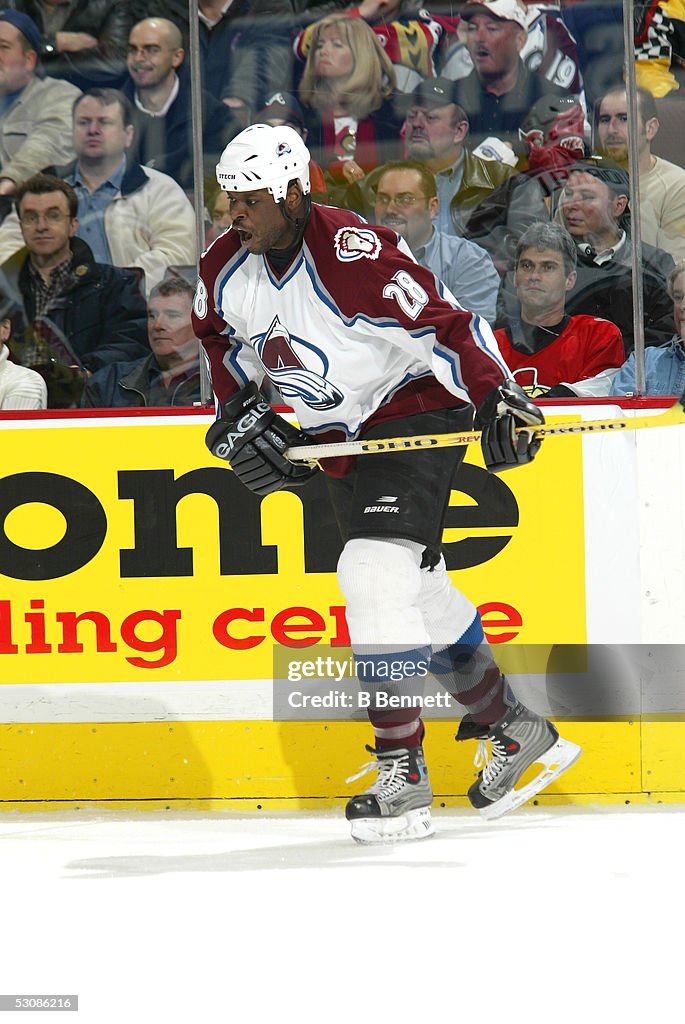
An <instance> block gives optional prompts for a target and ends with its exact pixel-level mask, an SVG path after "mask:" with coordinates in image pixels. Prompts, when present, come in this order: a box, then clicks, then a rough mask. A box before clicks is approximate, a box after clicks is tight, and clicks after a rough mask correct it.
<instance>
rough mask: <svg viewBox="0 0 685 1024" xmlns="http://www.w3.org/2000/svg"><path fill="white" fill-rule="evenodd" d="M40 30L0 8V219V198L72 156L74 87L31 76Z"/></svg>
mask: <svg viewBox="0 0 685 1024" xmlns="http://www.w3.org/2000/svg"><path fill="white" fill-rule="evenodd" d="M39 50H40V32H39V31H38V27H37V25H36V23H35V22H34V21H33V20H32V19H31V18H29V16H28V15H27V14H23V13H22V12H21V11H15V10H11V9H9V8H8V9H5V10H0V220H2V219H3V218H4V216H6V214H7V213H9V209H10V206H9V203H8V202H7V200H6V199H5V200H4V201H3V200H2V199H1V197H3V196H5V197H7V196H12V195H14V193H15V191H16V189H17V187H18V186H19V185H20V184H21V183H22V182H23V181H25V180H26V179H27V178H30V177H31V175H32V174H36V173H37V172H38V171H39V170H41V168H43V167H45V166H46V165H47V164H50V163H56V164H61V163H65V162H67V161H69V160H71V159H73V156H74V151H73V149H72V145H71V108H72V105H73V103H74V100H75V99H76V98H77V97H78V96H79V94H80V93H79V90H78V89H77V88H76V86H74V85H71V84H70V83H69V82H62V81H58V80H57V79H55V78H39V77H38V75H37V74H36V65H37V62H38V51H39Z"/></svg>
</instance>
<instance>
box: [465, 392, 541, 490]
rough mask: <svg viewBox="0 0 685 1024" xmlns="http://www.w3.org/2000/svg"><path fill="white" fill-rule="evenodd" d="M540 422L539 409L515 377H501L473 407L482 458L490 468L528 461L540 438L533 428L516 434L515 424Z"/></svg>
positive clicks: (495, 469) (498, 470) (497, 469)
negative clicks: (493, 388) (495, 386)
mask: <svg viewBox="0 0 685 1024" xmlns="http://www.w3.org/2000/svg"><path fill="white" fill-rule="evenodd" d="M544 422H545V417H544V416H543V415H542V412H541V411H540V409H538V407H537V405H533V403H532V402H531V401H529V399H528V397H527V396H526V393H525V391H523V390H522V389H521V388H520V387H519V385H518V384H517V383H516V382H515V381H513V380H505V381H503V382H502V383H501V384H500V386H499V387H497V388H495V390H494V391H491V392H490V394H489V395H488V396H487V398H485V399H484V401H483V402H482V403H481V404H480V406H479V407H478V410H477V411H476V426H477V427H479V428H480V429H481V431H482V436H481V442H480V443H481V447H482V449H483V458H484V459H485V465H486V467H487V468H488V469H489V470H490V472H491V473H503V472H504V470H505V469H512V468H513V467H514V466H522V465H525V463H526V462H532V461H533V459H534V458H535V456H536V455H537V453H538V451H539V450H540V445H541V444H542V438H540V437H538V438H536V437H535V436H534V431H533V430H530V431H528V430H526V431H524V432H522V433H520V434H517V433H516V428H517V427H525V426H531V427H538V426H540V425H541V424H543V423H544Z"/></svg>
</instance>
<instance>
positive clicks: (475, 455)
mask: <svg viewBox="0 0 685 1024" xmlns="http://www.w3.org/2000/svg"><path fill="white" fill-rule="evenodd" d="M207 423H208V420H207V419H206V418H205V417H187V418H185V417H182V416H178V417H168V418H161V417H159V418H155V419H152V420H150V419H145V418H140V419H136V418H133V417H131V418H126V419H119V420H95V421H92V422H89V421H86V422H80V423H78V424H77V425H75V424H74V423H72V422H68V421H66V422H63V421H60V422H58V423H57V424H56V425H49V426H47V425H44V424H40V425H38V426H37V428H36V429H25V428H21V427H20V426H15V425H14V424H10V423H8V424H7V425H6V426H5V429H4V430H3V440H4V446H3V448H4V460H3V475H2V477H1V478H0V524H2V529H1V530H0V580H1V583H2V586H1V589H0V707H1V708H2V717H1V721H2V722H3V723H4V724H0V755H1V757H0V763H1V765H2V767H0V805H1V806H5V807H12V806H15V805H16V806H22V807H34V806H38V807H40V806H45V801H60V802H61V803H62V804H69V805H73V804H80V803H81V802H83V801H91V802H96V803H108V804H115V805H116V804H117V803H118V802H120V801H123V802H124V803H129V804H130V803H131V802H134V803H135V802H137V801H142V802H143V803H144V806H170V805H172V804H173V805H174V806H187V805H189V804H190V805H193V806H203V807H208V806H214V805H216V804H218V805H220V806H226V805H227V804H230V805H237V806H248V807H260V806H273V805H280V804H281V803H283V802H285V803H286V804H287V805H288V806H293V805H294V806H321V801H329V802H331V801H335V800H340V799H343V798H344V797H345V795H346V794H347V789H346V787H345V785H344V783H343V782H342V780H343V779H344V778H345V776H346V775H347V774H349V773H350V771H351V770H352V769H353V768H354V767H355V765H356V764H357V762H358V759H359V757H360V755H361V757H362V758H363V756H364V753H363V744H364V743H365V742H368V739H369V734H368V726H367V725H365V724H364V723H363V722H359V721H355V722H336V723H327V722H322V721H288V722H283V721H280V722H274V721H273V720H272V718H271V714H270V709H269V705H268V701H267V702H266V703H262V705H258V706H255V705H254V704H253V703H252V704H251V703H250V694H251V693H252V692H253V691H254V692H255V693H256V692H258V691H259V692H260V693H262V695H263V694H264V692H265V690H264V688H265V687H266V688H267V689H268V686H269V685H270V683H269V681H270V679H271V677H272V674H273V660H274V649H275V648H276V647H277V645H285V646H286V647H288V648H291V649H293V650H294V651H295V652H302V651H305V650H306V651H307V652H308V653H311V652H312V651H316V650H317V648H318V649H323V647H324V646H325V645H331V646H332V647H334V648H335V647H340V648H341V649H344V648H345V646H346V644H347V631H346V624H345V616H344V606H343V601H342V598H341V594H340V592H339V590H338V587H337V584H336V577H335V567H336V562H337V558H338V555H339V551H340V547H341V542H340V537H339V534H338V531H337V526H336V525H335V520H334V516H333V511H332V508H331V506H330V503H329V501H328V497H327V491H326V486H325V480H324V478H323V475H322V474H321V475H319V477H318V478H316V479H315V480H313V481H312V482H311V483H310V484H308V485H307V486H306V487H305V488H301V489H299V490H297V491H294V492H281V493H277V494H273V495H270V496H268V497H266V498H264V499H259V498H257V497H256V496H254V495H252V494H250V493H249V492H247V491H246V490H245V489H244V488H243V487H242V486H241V485H240V484H239V483H238V481H237V480H236V479H235V478H234V476H233V474H232V472H231V471H230V469H228V468H227V466H225V465H224V464H222V463H219V462H217V461H216V460H214V459H213V458H212V457H211V456H210V454H209V453H208V451H207V449H206V447H205V444H204V434H205V431H206V428H207ZM384 457H388V458H392V455H388V456H384ZM583 509H584V500H583V456H582V447H581V442H580V441H579V440H576V439H570V438H569V439H567V440H566V441H565V443H564V444H563V445H562V444H560V445H557V446H556V447H554V448H553V447H552V445H549V446H544V445H543V448H542V451H541V452H540V455H539V456H538V458H537V459H536V461H535V463H534V464H532V465H531V466H528V467H526V468H524V469H521V470H517V471H515V472H511V473H506V474H504V475H503V476H500V477H495V476H491V475H490V474H488V473H486V471H485V470H484V468H483V465H482V462H481V459H480V451H479V449H478V448H477V447H472V448H471V449H470V450H469V452H468V456H467V462H466V463H465V465H464V467H463V468H462V469H461V470H460V472H459V475H458V476H457V478H456V480H455V487H454V490H453V493H452V497H451V502H450V507H449V510H448V515H447V521H446V528H445V533H444V538H443V539H444V548H445V555H446V560H447V564H448V568H449V570H450V573H451V575H452V578H453V580H454V581H455V583H456V584H457V586H459V587H460V588H461V589H463V590H464V592H465V593H466V594H467V595H468V596H469V597H470V599H471V600H472V601H473V602H474V603H475V604H476V605H478V607H479V608H480V610H481V613H482V615H483V621H484V627H485V630H486V635H487V636H488V638H489V639H490V641H491V642H492V643H493V644H494V645H496V647H495V650H496V653H497V657H498V660H502V661H504V662H506V659H507V658H508V657H512V656H513V655H514V654H515V652H516V651H517V650H524V649H525V650H530V649H537V650H540V651H542V652H544V651H548V650H549V649H550V648H551V646H552V645H555V644H567V645H579V646H580V647H582V645H583V644H584V642H585V639H586V578H585V573H586V559H585V550H584V523H583ZM560 565H563V571H562V572H560V571H558V568H559V566H560ZM208 687H209V688H210V689H209V691H208V689H207V688H208ZM260 687H261V689H260ZM181 690H182V693H183V704H182V706H183V710H181V711H179V710H178V706H177V705H174V703H173V700H172V697H173V694H174V693H176V692H178V691H181ZM208 692H209V695H210V696H209V698H207V693H208ZM22 694H28V695H30V698H31V699H30V700H25V701H24V702H23V703H22ZM151 694H152V695H153V697H154V696H155V695H156V696H157V697H158V699H157V700H156V701H155V703H154V711H153V712H152V713H150V712H149V711H148V710H146V709H147V708H148V707H149V704H145V705H144V704H143V703H142V701H143V698H145V700H147V701H148V702H149V701H150V700H151V699H153V698H151ZM231 694H233V695H234V697H235V699H234V700H233V703H232V704H231V705H230V708H231V710H230V711H226V710H225V708H226V706H227V705H226V704H225V702H224V703H223V704H222V702H221V700H220V699H219V698H220V697H225V696H226V695H228V696H229V697H230V695H231ZM103 695H107V700H105V698H104V696H103ZM201 696H202V699H203V700H204V701H205V703H204V704H203V705H202V707H203V710H202V712H201V711H200V701H201ZM214 697H216V704H213V701H214ZM208 700H209V710H208V704H207V701H208ZM214 706H216V707H217V708H218V709H221V708H223V709H224V710H217V712H216V713H213V711H212V708H213V707H214ZM259 707H261V708H262V710H261V711H260V710H259ZM12 708H14V709H15V710H14V712H13V711H12ZM26 708H29V709H30V712H31V717H30V718H29V717H28V716H27V717H22V713H23V712H22V709H26ZM98 708H99V711H98V713H97V716H96V714H95V710H96V709H98ZM141 709H143V710H142V712H141ZM588 729H589V730H590V732H591V733H592V741H593V744H594V750H593V751H592V752H591V753H590V756H588V757H587V758H583V759H581V762H579V767H577V768H574V771H573V773H569V780H570V781H569V782H568V784H566V783H563V780H562V783H563V784H562V783H560V784H558V785H557V786H556V787H553V789H552V791H551V793H550V794H549V795H548V797H547V799H549V800H555V799H562V798H564V799H565V798H568V794H570V793H573V794H579V793H580V794H594V795H595V796H596V795H597V794H598V793H604V794H606V793H607V792H609V791H611V790H613V792H614V793H616V792H621V793H632V794H635V795H637V794H639V790H640V778H639V775H640V766H639V729H638V731H637V733H636V730H635V729H634V728H633V727H632V725H631V723H613V724H612V725H608V724H607V723H599V724H598V723H588V724H587V725H586V726H583V725H582V724H579V723H572V722H569V723H565V726H564V732H565V734H566V735H568V736H569V738H570V739H575V740H576V741H579V742H581V743H582V742H584V734H585V732H587V731H588ZM454 732H455V727H454V722H452V721H444V720H441V721H433V722H431V723H430V724H429V751H430V757H431V765H432V767H431V771H432V775H433V779H434V786H435V791H436V794H438V798H439V800H440V801H441V802H443V803H463V802H464V793H465V791H466V789H467V788H468V784H469V783H470V781H471V780H472V778H473V775H474V769H473V766H472V763H471V758H472V756H473V751H466V750H465V749H464V750H462V749H461V748H465V747H466V746H468V745H467V744H459V745H456V744H454V741H453V737H454ZM610 748H611V749H619V750H620V752H621V754H620V762H621V767H620V772H619V775H620V778H619V780H618V781H617V780H616V778H615V777H611V771H612V769H611V768H610V767H609V766H608V762H607V759H606V753H607V750H608V749H610ZM607 772H608V773H609V775H607ZM571 775H573V779H570V776H571ZM347 795H349V794H347ZM288 801H290V803H288ZM279 802H280V803H279Z"/></svg>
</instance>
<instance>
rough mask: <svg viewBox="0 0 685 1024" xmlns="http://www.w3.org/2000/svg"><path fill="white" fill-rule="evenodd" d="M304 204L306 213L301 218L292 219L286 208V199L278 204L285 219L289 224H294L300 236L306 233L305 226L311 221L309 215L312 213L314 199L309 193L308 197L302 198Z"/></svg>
mask: <svg viewBox="0 0 685 1024" xmlns="http://www.w3.org/2000/svg"><path fill="white" fill-rule="evenodd" d="M302 202H303V203H304V213H303V215H302V216H301V217H292V216H291V215H290V214H289V213H288V211H287V209H286V206H285V199H281V200H280V201H279V202H278V204H277V205H278V207H279V208H280V211H281V213H282V214H283V217H284V219H285V220H286V221H287V222H288V224H292V226H293V227H294V228H295V230H296V231H297V233H298V235H299V234H301V233H302V232H303V231H304V226H305V224H306V223H307V220H308V219H309V214H310V213H311V209H312V197H311V196H310V195H309V193H307V195H306V196H305V195H303V196H302Z"/></svg>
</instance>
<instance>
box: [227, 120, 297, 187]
mask: <svg viewBox="0 0 685 1024" xmlns="http://www.w3.org/2000/svg"><path fill="white" fill-rule="evenodd" d="M216 179H217V181H218V182H219V184H220V185H221V187H222V189H224V191H225V192H253V191H256V190H257V189H260V188H268V190H269V192H270V193H271V195H272V196H273V197H274V200H275V201H276V202H279V201H280V200H281V199H285V194H286V192H287V191H288V183H289V182H291V181H292V180H293V179H296V180H297V181H299V183H300V186H301V188H302V192H303V194H304V195H307V193H308V192H309V191H310V184H309V150H308V149H307V147H306V146H305V144H304V142H303V141H302V139H301V138H300V136H299V135H298V134H297V132H296V131H295V129H294V128H289V127H288V126H287V125H276V126H272V125H268V124H251V125H250V126H249V128H245V129H244V130H243V131H242V132H240V134H239V135H236V137H235V138H234V139H233V140H232V141H231V142H229V144H228V145H227V146H226V149H225V150H224V151H223V153H222V154H221V157H220V158H219V163H218V164H217V165H216Z"/></svg>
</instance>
